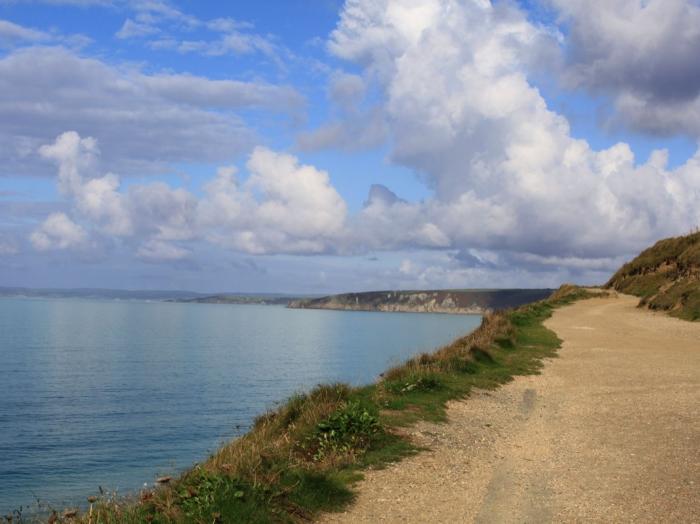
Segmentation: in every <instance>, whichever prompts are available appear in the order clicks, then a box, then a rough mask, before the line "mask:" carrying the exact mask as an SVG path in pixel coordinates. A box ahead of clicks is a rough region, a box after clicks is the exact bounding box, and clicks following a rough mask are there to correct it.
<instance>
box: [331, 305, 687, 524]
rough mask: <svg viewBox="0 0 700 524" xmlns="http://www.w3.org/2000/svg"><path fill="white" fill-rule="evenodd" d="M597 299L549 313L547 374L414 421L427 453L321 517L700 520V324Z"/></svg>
mask: <svg viewBox="0 0 700 524" xmlns="http://www.w3.org/2000/svg"><path fill="white" fill-rule="evenodd" d="M637 300H638V299H636V298H634V297H627V296H619V297H611V298H596V299H591V300H584V301H581V302H577V303H575V304H573V305H571V306H567V307H565V308H561V309H559V310H557V311H555V313H554V315H553V317H552V318H551V319H549V320H548V321H547V322H546V325H547V327H549V328H550V329H552V330H554V331H555V332H556V333H557V335H558V336H559V337H560V338H561V339H562V340H563V341H564V342H563V345H562V348H561V349H560V351H559V358H556V359H552V360H549V361H548V362H547V363H546V365H545V368H544V370H543V373H542V374H541V375H537V376H529V377H518V378H517V379H516V380H514V381H513V382H511V383H510V384H508V385H506V386H504V387H502V388H500V389H498V390H496V391H493V392H483V391H482V392H475V393H474V394H472V395H471V397H470V398H469V399H468V400H466V401H460V402H453V403H451V404H450V406H449V409H448V417H449V422H448V423H447V424H441V425H435V424H428V423H420V424H418V425H416V426H415V427H413V428H412V435H413V437H414V438H415V440H416V441H417V443H418V444H419V445H424V446H427V447H429V448H430V449H431V451H429V452H425V453H421V454H419V455H417V456H414V457H411V458H409V459H406V460H404V461H402V462H400V463H398V464H394V465H392V466H390V467H389V468H387V469H385V470H379V471H370V472H368V473H367V475H366V478H365V480H364V481H362V482H361V483H360V485H359V495H358V499H357V501H356V503H355V504H354V505H353V506H352V507H351V508H350V509H349V510H348V511H347V512H346V513H342V514H330V515H327V516H325V517H324V519H323V520H324V521H325V522H352V523H356V522H433V523H436V522H479V523H491V522H494V523H508V522H514V523H515V522H518V523H523V522H532V523H539V522H654V523H657V522H700V324H698V323H689V322H683V321H680V320H676V319H673V318H670V317H667V316H663V315H660V314H654V313H651V312H648V311H645V310H640V309H637V308H636V307H635V306H636V304H637Z"/></svg>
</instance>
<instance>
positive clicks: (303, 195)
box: [0, 0, 700, 293]
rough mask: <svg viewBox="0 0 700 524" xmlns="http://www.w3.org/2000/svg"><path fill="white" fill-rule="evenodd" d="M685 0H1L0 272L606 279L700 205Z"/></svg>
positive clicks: (142, 280) (333, 285) (249, 284)
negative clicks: (243, 0)
mask: <svg viewBox="0 0 700 524" xmlns="http://www.w3.org/2000/svg"><path fill="white" fill-rule="evenodd" d="M698 21H700V8H699V7H698V5H697V4H696V3H695V2H693V1H690V0H687V1H684V0H670V1H665V2H663V1H661V0H651V1H641V0H639V1H638V2H635V1H633V2H629V1H621V0H620V1H608V2H603V1H602V0H600V1H598V0H596V1H594V2H583V1H582V0H529V1H527V2H526V1H522V2H511V1H506V0H503V1H497V2H488V1H486V0H465V1H461V2H456V1H452V0H424V1H413V0H385V1H380V2H369V1H365V0H348V1H347V2H341V1H335V0H294V1H271V2H263V3H252V2H227V3H221V2H194V1H189V2H186V1H182V2H175V1H165V0H50V1H49V0H46V1H38V0H37V1H21V0H15V1H12V0H10V1H8V0H4V1H3V0H0V91H1V92H2V94H0V143H3V144H4V145H3V147H1V148H0V165H1V166H2V167H0V285H6V286H37V287H38V286H41V287H77V286H83V287H98V286H99V287H115V288H151V289H153V288H164V289H175V288H180V289H183V288H184V289H192V290H202V291H212V292H213V291H249V292H252V291H265V292H274V291H280V292H309V293H321V292H336V291H343V290H356V289H380V288H397V287H402V288H437V287H504V286H519V287H537V286H557V285H559V284H560V283H561V282H563V281H577V282H581V283H599V282H601V281H604V280H605V279H606V278H607V277H608V276H609V275H610V273H611V272H612V271H613V270H614V269H615V268H616V267H617V266H618V265H619V264H620V263H621V262H623V261H624V260H626V259H627V258H629V257H630V256H632V255H633V254H634V253H636V252H637V251H638V250H639V249H641V248H643V247H645V246H646V245H647V244H649V243H650V242H653V241H655V240H657V239H659V238H662V237H664V236H668V235H677V234H683V233H685V232H687V231H688V230H689V229H690V228H692V227H694V226H697V225H698V223H700V214H699V212H698V209H699V208H700V206H698V205H697V203H698V202H697V199H698V195H699V193H698V192H699V191H700V188H699V187H698V185H699V184H700V174H699V173H700V167H698V164H699V162H698V161H696V160H695V159H694V157H695V155H696V150H697V145H696V144H697V139H698V136H699V135H700V125H699V124H698V123H697V122H698V121H700V119H698V118H696V116H698V115H700V77H699V76H698V75H697V74H695V73H694V71H696V70H698V67H697V66H698V64H697V58H696V57H695V53H691V52H689V51H688V50H689V49H695V47H694V46H695V45H696V44H698V43H700V42H696V40H699V39H700V37H698V36H696V34H695V33H696V32H695V31H692V30H688V29H689V28H690V29H692V27H693V24H694V23H695V22H698Z"/></svg>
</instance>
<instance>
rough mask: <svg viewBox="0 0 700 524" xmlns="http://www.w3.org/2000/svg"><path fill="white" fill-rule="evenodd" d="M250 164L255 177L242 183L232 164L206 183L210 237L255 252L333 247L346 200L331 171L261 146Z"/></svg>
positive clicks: (203, 205) (203, 215)
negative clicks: (300, 161)
mask: <svg viewBox="0 0 700 524" xmlns="http://www.w3.org/2000/svg"><path fill="white" fill-rule="evenodd" d="M247 168H248V171H249V172H250V177H249V178H248V180H247V181H246V182H245V184H243V185H241V184H240V183H239V182H238V181H237V179H236V177H235V172H234V171H232V170H230V169H229V170H220V171H219V173H218V175H217V177H216V179H215V180H213V181H212V182H210V183H209V184H207V186H206V187H205V191H206V193H207V196H206V197H205V198H204V199H203V200H202V201H201V202H200V207H199V212H200V221H201V223H202V224H203V225H204V226H205V227H206V229H207V230H209V231H210V232H209V233H208V234H207V237H208V239H209V240H210V241H212V242H214V243H218V244H221V245H226V246H230V247H233V248H234V249H236V250H239V251H244V252H247V253H255V254H263V253H275V252H286V253H302V254H303V253H306V254H309V253H322V252H326V251H329V250H330V249H331V246H332V244H333V240H334V239H335V238H337V236H338V235H340V233H341V231H342V228H343V226H344V222H345V217H346V214H347V205H346V204H345V201H344V200H343V199H342V198H341V197H340V195H339V194H338V192H337V191H336V190H335V188H333V186H332V185H331V183H330V179H329V176H328V173H326V172H324V171H321V170H318V169H316V168H315V167H313V166H309V165H300V164H299V163H298V161H297V159H296V158H295V157H293V156H291V155H287V154H281V153H276V152H274V151H271V150H269V149H266V148H260V147H258V148H256V149H255V150H254V151H253V153H252V154H251V156H250V158H249V160H248V163H247ZM256 194H259V195H260V196H259V197H258V196H256Z"/></svg>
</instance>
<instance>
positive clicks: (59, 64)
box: [0, 47, 303, 175]
mask: <svg viewBox="0 0 700 524" xmlns="http://www.w3.org/2000/svg"><path fill="white" fill-rule="evenodd" d="M302 104H303V99H302V97H301V96H300V95H299V94H298V93H297V92H296V91H295V90H294V89H292V88H290V87H286V86H281V87H280V86H274V85H270V84H267V83H264V82H241V81H235V80H209V79H207V78H204V77H198V76H193V75H178V74H145V73H143V72H141V71H140V70H138V69H134V68H133V67H130V66H127V65H125V66H121V67H120V66H112V65H109V64H106V63H105V62H102V61H100V60H97V59H93V58H83V57H80V56H78V55H76V54H75V53H73V52H71V51H69V50H66V49H63V48H38V47H34V48H27V49H22V50H19V51H15V52H12V53H10V54H8V55H7V56H5V57H3V58H0V121H2V123H3V125H2V126H0V143H3V144H6V147H3V148H0V165H1V166H2V167H0V175H17V174H24V173H31V174H38V173H42V171H43V172H46V171H45V170H46V165H45V164H42V163H38V162H33V161H32V156H31V155H29V156H28V155H27V152H30V151H36V150H37V149H38V148H39V146H41V145H42V144H45V143H47V142H49V141H51V140H53V138H54V137H55V136H57V135H58V134H60V133H62V132H63V131H65V130H66V129H76V130H78V131H79V132H80V133H81V134H83V135H85V136H94V137H96V138H98V139H99V140H100V142H101V143H102V144H103V149H102V162H103V164H104V165H105V166H106V167H107V169H108V170H112V171H115V172H119V173H121V174H126V175H128V174H133V173H139V174H142V173H144V172H152V171H157V170H162V169H164V168H165V167H167V166H168V165H170V164H171V163H175V162H191V161H196V162H219V161H228V160H231V159H233V158H235V157H236V156H237V155H238V154H240V153H241V152H242V151H244V150H247V149H248V148H249V147H250V146H251V145H252V144H253V143H254V141H255V138H254V136H255V133H254V132H253V131H252V130H250V129H249V128H248V127H247V126H246V124H245V123H244V122H243V120H242V119H241V118H239V117H238V116H236V114H235V112H236V111H237V110H242V109H245V108H254V109H256V110H260V111H272V112H275V113H282V114H291V115H293V116H294V118H296V116H297V115H298V113H299V112H300V111H303V105H302Z"/></svg>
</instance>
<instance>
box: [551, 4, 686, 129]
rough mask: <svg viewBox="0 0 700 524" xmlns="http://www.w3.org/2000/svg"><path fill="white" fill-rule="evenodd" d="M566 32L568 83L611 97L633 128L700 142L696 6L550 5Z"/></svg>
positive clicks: (566, 78) (620, 114)
mask: <svg viewBox="0 0 700 524" xmlns="http://www.w3.org/2000/svg"><path fill="white" fill-rule="evenodd" d="M548 1H549V2H550V3H551V5H552V6H554V7H555V8H556V9H557V11H558V13H559V16H560V19H561V20H560V21H561V22H562V23H564V24H566V25H567V27H568V28H569V35H568V39H567V42H566V51H567V53H566V54H567V59H568V63H567V68H566V70H565V80H566V81H567V83H568V84H569V85H570V86H573V87H585V88H588V89H592V90H594V91H597V92H604V93H606V94H609V95H611V96H612V97H613V98H614V100H615V105H616V109H617V111H618V115H617V116H618V117H620V118H621V119H622V121H624V122H625V123H627V124H629V125H631V126H632V127H634V128H636V129H639V130H642V131H651V132H655V133H663V134H677V133H684V134H688V135H690V136H693V137H700V123H699V122H700V119H699V117H700V69H698V67H697V50H698V48H700V5H699V4H698V3H697V2H696V1H694V0H593V1H591V0H585V1H584V0H548Z"/></svg>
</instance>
